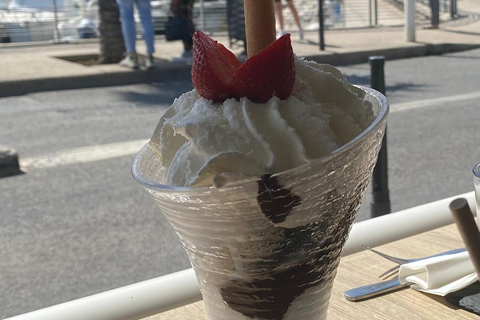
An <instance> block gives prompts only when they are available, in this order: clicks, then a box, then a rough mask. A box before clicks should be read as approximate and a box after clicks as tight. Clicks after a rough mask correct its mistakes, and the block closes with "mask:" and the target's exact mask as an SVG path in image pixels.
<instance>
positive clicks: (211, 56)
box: [192, 31, 295, 103]
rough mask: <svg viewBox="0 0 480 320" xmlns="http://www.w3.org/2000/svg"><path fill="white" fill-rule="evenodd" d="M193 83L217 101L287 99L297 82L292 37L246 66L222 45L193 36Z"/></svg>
mask: <svg viewBox="0 0 480 320" xmlns="http://www.w3.org/2000/svg"><path fill="white" fill-rule="evenodd" d="M193 44H194V46H193V48H194V52H193V65H192V82H193V86H194V87H195V89H196V90H197V92H198V93H199V94H200V95H201V96H202V97H204V98H206V99H210V100H213V102H223V101H224V100H225V99H227V98H230V97H233V98H237V99H240V98H242V97H247V98H248V99H250V100H252V101H254V102H261V103H265V102H267V101H268V99H270V98H271V97H272V96H273V95H276V96H277V97H279V98H280V99H286V98H288V97H289V96H290V93H291V92H292V89H293V85H294V83H295V62H294V59H293V50H292V44H291V41H290V34H285V35H284V36H282V37H281V38H279V39H278V40H277V41H275V42H273V43H272V44H270V45H269V46H268V47H266V48H265V49H263V50H262V51H260V52H259V53H257V54H256V55H254V56H253V57H251V58H249V59H248V60H247V61H246V62H245V63H244V64H241V63H240V61H238V59H237V58H236V57H235V55H234V54H233V53H232V52H231V51H229V50H228V49H227V48H225V47H224V46H223V45H222V44H220V43H218V42H217V41H215V40H213V39H212V38H210V37H209V36H207V35H206V34H205V33H203V32H201V31H197V32H195V34H194V35H193Z"/></svg>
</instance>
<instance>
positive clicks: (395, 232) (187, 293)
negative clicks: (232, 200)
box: [4, 192, 475, 320]
mask: <svg viewBox="0 0 480 320" xmlns="http://www.w3.org/2000/svg"><path fill="white" fill-rule="evenodd" d="M458 197H463V198H466V199H467V200H468V203H469V205H470V208H471V209H472V212H475V203H474V202H475V200H474V193H473V192H469V193H465V194H461V195H458V196H455V197H451V198H446V199H443V200H439V201H436V202H432V203H428V204H425V205H421V206H418V207H413V208H410V209H406V210H403V211H399V212H396V213H391V214H388V215H385V216H382V217H379V218H375V219H370V220H366V221H362V222H359V223H356V224H354V225H353V228H352V230H351V232H350V236H349V239H348V241H347V243H346V246H345V250H344V252H343V256H347V255H350V254H354V253H356V252H359V251H361V250H363V248H362V245H363V246H369V247H376V246H379V245H382V244H386V243H389V242H393V241H396V240H400V239H403V238H407V237H410V236H413V235H416V234H419V233H422V232H426V231H429V230H433V229H436V228H440V227H443V226H446V225H449V224H451V223H453V219H452V216H451V214H450V211H449V208H448V205H449V204H450V202H451V201H452V200H453V199H455V198H458ZM201 298H202V297H201V294H200V291H199V288H198V284H197V281H196V278H195V274H194V272H193V270H192V269H187V270H183V271H180V272H176V273H172V274H169V275H166V276H163V277H159V278H155V279H152V280H147V281H143V282H139V283H136V284H133V285H129V286H126V287H121V288H118V289H115V290H111V291H106V292H103V293H100V294H96V295H92V296H89V297H85V298H82V299H78V300H74V301H70V302H66V303H62V304H59V305H56V306H52V307H49V308H45V309H41V310H37V311H33V312H30V313H26V314H23V315H19V316H16V317H13V318H8V319H4V320H65V319H68V320H92V319H95V320H137V319H142V318H144V317H147V316H150V315H154V314H157V313H161V312H164V311H167V310H171V309H174V308H177V307H180V306H183V305H187V304H189V303H192V302H195V301H199V300H201Z"/></svg>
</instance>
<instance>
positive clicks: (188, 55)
mask: <svg viewBox="0 0 480 320" xmlns="http://www.w3.org/2000/svg"><path fill="white" fill-rule="evenodd" d="M172 62H186V63H192V62H193V50H188V51H183V53H182V54H181V55H180V57H175V58H172Z"/></svg>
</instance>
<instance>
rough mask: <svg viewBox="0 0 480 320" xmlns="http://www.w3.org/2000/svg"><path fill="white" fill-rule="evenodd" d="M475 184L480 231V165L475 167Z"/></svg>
mask: <svg viewBox="0 0 480 320" xmlns="http://www.w3.org/2000/svg"><path fill="white" fill-rule="evenodd" d="M473 183H474V186H475V208H476V210H477V225H478V228H479V229H480V218H479V215H480V163H477V164H476V165H475V166H474V167H473Z"/></svg>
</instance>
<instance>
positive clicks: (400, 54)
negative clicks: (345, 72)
mask: <svg viewBox="0 0 480 320" xmlns="http://www.w3.org/2000/svg"><path fill="white" fill-rule="evenodd" d="M477 48H480V44H458V43H437V44H424V45H418V44H417V45H412V46H409V47H399V48H386V49H375V50H363V51H353V52H346V53H338V54H335V53H334V54H331V55H314V56H307V57H305V58H306V59H309V60H313V61H315V62H318V63H328V64H332V65H336V66H344V65H349V64H358V63H367V62H368V58H369V57H370V56H378V55H379V56H384V57H385V59H386V60H397V59H407V58H416V57H425V56H431V55H442V54H446V53H452V52H460V51H466V50H471V49H477Z"/></svg>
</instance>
